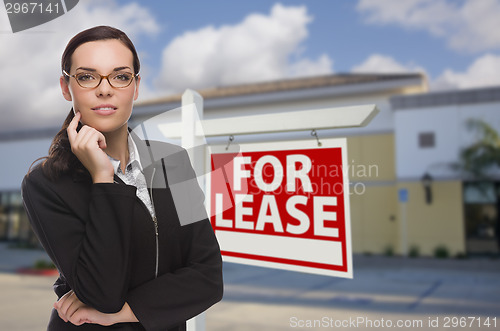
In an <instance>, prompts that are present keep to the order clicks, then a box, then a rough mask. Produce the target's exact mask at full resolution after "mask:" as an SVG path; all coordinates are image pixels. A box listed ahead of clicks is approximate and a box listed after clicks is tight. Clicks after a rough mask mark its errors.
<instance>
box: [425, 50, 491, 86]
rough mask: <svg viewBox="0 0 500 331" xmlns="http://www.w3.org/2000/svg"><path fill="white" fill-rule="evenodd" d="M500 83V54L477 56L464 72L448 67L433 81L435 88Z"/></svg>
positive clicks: (432, 84)
mask: <svg viewBox="0 0 500 331" xmlns="http://www.w3.org/2000/svg"><path fill="white" fill-rule="evenodd" d="M499 85H500V56H499V55H494V54H486V55H483V56H481V57H479V58H477V59H476V60H475V61H474V62H473V63H472V64H471V65H470V66H469V67H468V68H467V70H465V71H464V72H456V71H453V70H451V69H446V70H445V71H444V72H443V73H442V74H441V75H440V76H439V77H437V78H436V79H435V80H433V81H432V82H431V88H432V89H433V90H444V89H453V88H459V89H465V88H476V87H483V86H499Z"/></svg>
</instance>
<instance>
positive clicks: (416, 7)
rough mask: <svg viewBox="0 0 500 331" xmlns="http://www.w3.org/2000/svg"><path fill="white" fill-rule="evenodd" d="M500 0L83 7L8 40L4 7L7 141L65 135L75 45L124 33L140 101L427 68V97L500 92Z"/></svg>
mask: <svg viewBox="0 0 500 331" xmlns="http://www.w3.org/2000/svg"><path fill="white" fill-rule="evenodd" d="M499 17H500V0H404V1H402V0H335V1H334V0H301V1H300V0H282V1H271V0H252V1H234V0H233V1H230V0H210V1H207V0H190V1H180V0H165V1H157V0H141V1H138V0H135V1H134V0H106V1H100V0H80V1H79V3H78V4H77V5H76V7H74V8H73V9H72V10H71V11H68V12H67V13H66V14H64V15H63V16H61V17H58V18H56V19H54V20H53V21H50V22H47V23H45V24H42V25H40V26H37V27H34V28H31V29H28V30H25V31H21V32H17V33H12V30H11V27H10V24H9V20H8V17H7V13H6V10H5V8H4V7H0V69H1V72H2V77H3V78H4V79H1V80H0V119H1V120H0V133H6V132H11V131H26V130H33V129H42V128H47V127H50V128H53V127H59V126H60V125H61V124H62V121H63V120H64V118H65V116H66V115H67V113H68V111H69V109H70V107H71V104H69V103H68V102H67V101H65V100H64V99H63V97H62V95H61V91H60V87H59V77H60V75H61V69H60V57H61V54H62V52H63V50H64V47H65V46H66V44H67V42H68V41H69V39H70V38H71V37H72V36H73V35H75V34H76V33H78V32H80V31H81V30H83V29H86V28H89V27H92V26H95V25H111V26H115V27H117V28H119V29H122V30H123V31H125V32H126V33H127V34H128V35H129V36H130V37H131V39H132V40H133V42H134V44H135V45H136V48H137V50H138V52H139V56H140V58H141V76H142V81H141V91H140V96H139V99H138V101H141V100H148V99H153V98H157V97H162V96H166V95H170V94H174V93H179V92H182V91H183V90H185V89H186V88H193V89H203V88H209V87H215V86H227V85H232V84H241V83H250V82H259V81H268V80H277V79H287V78H294V77H306V76H315V75H325V74H337V73H359V72H370V73H394V72H415V71H418V72H424V73H425V74H426V75H427V78H428V83H429V87H430V90H431V91H439V90H452V89H468V88H477V87H485V86H500V19H499Z"/></svg>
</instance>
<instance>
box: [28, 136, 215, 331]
mask: <svg viewBox="0 0 500 331" xmlns="http://www.w3.org/2000/svg"><path fill="white" fill-rule="evenodd" d="M134 141H135V142H136V145H137V148H138V150H139V154H140V158H141V163H142V166H143V168H144V174H145V176H146V182H147V183H148V188H149V189H150V192H152V201H153V204H154V206H155V211H156V215H157V229H158V231H157V233H158V235H156V233H155V232H156V229H155V223H154V221H153V219H152V217H151V215H150V213H149V212H148V210H147V208H146V206H145V205H144V204H143V203H142V201H141V200H140V199H139V198H137V196H136V188H135V187H134V186H129V185H126V184H124V183H123V182H122V181H121V180H120V179H119V178H118V177H117V176H115V183H114V184H110V183H98V184H93V183H92V180H91V178H90V176H89V175H88V174H87V175H80V174H76V173H68V174H64V175H62V176H60V177H59V178H58V179H57V180H55V181H51V180H49V179H48V178H47V177H46V176H45V175H44V174H43V170H42V168H41V166H37V167H35V168H34V169H33V170H32V171H31V172H30V173H29V174H28V175H26V177H25V178H24V181H23V184H22V195H23V200H24V204H25V208H26V211H27V213H28V217H29V219H30V222H31V224H32V227H33V229H34V231H35V233H36V235H37V236H38V238H39V240H40V242H41V243H42V245H43V247H44V248H45V250H46V251H47V253H48V255H49V256H50V258H51V259H52V261H53V262H54V264H55V265H56V266H57V268H58V270H59V273H60V277H59V279H58V280H57V281H56V283H55V284H54V290H55V292H56V294H57V296H58V297H61V296H62V295H63V294H65V293H66V292H68V291H69V290H70V289H73V291H74V292H75V293H76V295H77V296H78V298H79V299H80V300H81V301H82V302H84V303H85V304H87V305H89V306H91V307H94V308H96V309H97V310H99V311H102V312H105V313H113V312H117V311H119V310H120V309H121V308H122V306H123V304H124V303H125V302H128V304H129V305H130V307H131V308H132V311H133V312H134V313H135V315H136V316H137V318H138V320H139V321H140V323H120V324H115V325H114V326H111V327H102V326H99V325H93V324H84V325H83V326H80V327H78V329H77V327H76V326H74V325H72V324H71V323H69V322H68V323H65V322H64V321H63V320H61V319H60V318H59V316H58V315H57V312H56V311H55V310H53V311H52V315H51V319H50V322H49V326H48V330H50V331H52V330H73V329H75V330H101V329H102V330H106V329H113V330H115V329H116V330H167V329H168V330H183V329H185V321H186V320H187V319H189V318H191V317H193V316H195V315H197V314H199V313H201V312H202V311H204V310H206V309H207V308H208V307H210V306H211V305H213V304H214V303H216V302H218V301H219V300H221V298H222V292H223V282H222V260H221V256H220V250H219V245H218V243H217V240H216V238H215V235H214V232H213V230H212V227H211V225H210V222H209V221H208V219H207V218H206V215H205V212H204V210H205V209H204V207H203V193H202V192H201V190H200V188H199V186H198V185H197V183H196V179H195V175H194V171H193V169H192V167H191V164H190V161H189V158H188V156H187V153H186V151H185V150H184V149H181V148H180V147H177V146H174V145H170V144H165V143H158V142H151V143H150V142H148V141H146V142H144V141H141V140H138V139H137V138H136V137H135V139H134ZM150 186H151V187H150ZM174 187H175V188H174ZM174 200H175V202H176V203H174ZM181 215H182V218H183V219H182V220H180V218H181ZM156 273H157V275H156Z"/></svg>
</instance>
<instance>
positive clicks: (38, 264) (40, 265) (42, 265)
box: [33, 260, 56, 269]
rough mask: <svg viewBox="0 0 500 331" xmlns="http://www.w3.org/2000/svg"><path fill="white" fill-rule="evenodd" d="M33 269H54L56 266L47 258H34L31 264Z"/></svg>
mask: <svg viewBox="0 0 500 331" xmlns="http://www.w3.org/2000/svg"><path fill="white" fill-rule="evenodd" d="M33 267H34V268H35V269H55V268H56V266H55V265H54V263H52V262H51V261H47V260H36V261H35V264H34V265H33Z"/></svg>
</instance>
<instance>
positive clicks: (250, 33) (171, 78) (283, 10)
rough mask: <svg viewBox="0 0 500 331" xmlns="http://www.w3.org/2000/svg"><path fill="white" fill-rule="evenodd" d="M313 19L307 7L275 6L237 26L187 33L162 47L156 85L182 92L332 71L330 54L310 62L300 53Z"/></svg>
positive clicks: (212, 27) (210, 27)
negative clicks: (268, 12) (188, 89)
mask: <svg viewBox="0 0 500 331" xmlns="http://www.w3.org/2000/svg"><path fill="white" fill-rule="evenodd" d="M311 20H312V18H311V17H310V16H309V15H308V14H307V9H306V7H304V6H301V7H285V6H283V5H281V4H275V5H274V6H273V7H272V9H271V12H270V14H269V15H263V14H250V15H248V16H247V17H246V18H245V19H244V20H243V21H242V22H240V23H238V24H236V25H224V26H221V27H214V26H207V27H204V28H202V29H199V30H196V31H189V32H186V33H184V34H183V35H181V36H179V37H177V38H175V39H174V40H173V41H172V42H171V43H170V44H169V45H167V46H166V47H165V49H164V50H163V57H162V69H161V71H160V77H159V78H158V80H157V81H156V87H157V88H158V89H161V90H162V91H180V90H183V89H185V88H187V87H189V88H203V87H211V86H219V85H229V84H238V83H247V82H256V81H265V80H273V79H281V78H286V77H296V76H305V75H319V74H327V73H331V72H332V60H331V59H330V58H329V57H328V56H327V55H321V56H320V57H319V58H318V59H316V60H312V59H308V58H302V57H301V56H300V54H299V53H300V52H299V46H300V44H301V42H302V41H304V40H305V39H306V38H307V36H308V31H307V24H308V23H309V22H311ZM291 58H293V60H292V59H291Z"/></svg>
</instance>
